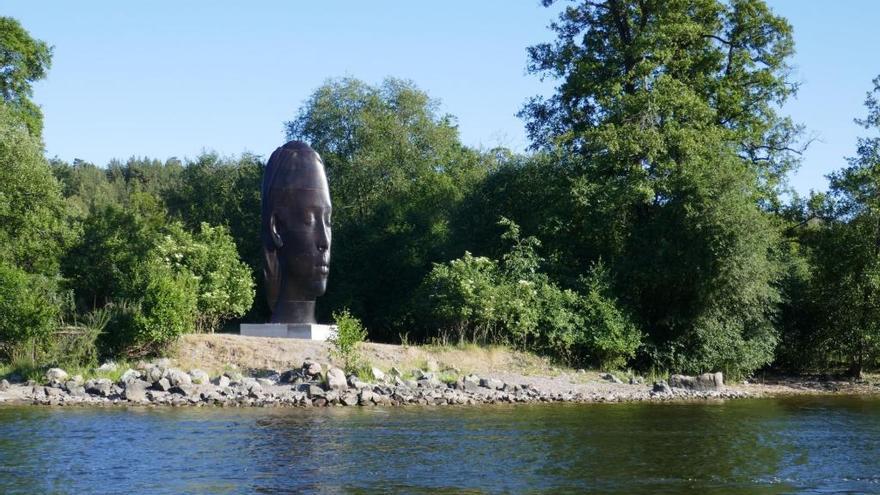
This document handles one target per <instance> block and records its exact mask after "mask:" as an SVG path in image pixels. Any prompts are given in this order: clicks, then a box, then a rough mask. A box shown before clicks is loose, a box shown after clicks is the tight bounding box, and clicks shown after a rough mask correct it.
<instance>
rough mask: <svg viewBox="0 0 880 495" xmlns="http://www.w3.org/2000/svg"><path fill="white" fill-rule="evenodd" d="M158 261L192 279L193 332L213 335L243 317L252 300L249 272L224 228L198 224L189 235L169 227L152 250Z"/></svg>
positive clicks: (252, 286)
mask: <svg viewBox="0 0 880 495" xmlns="http://www.w3.org/2000/svg"><path fill="white" fill-rule="evenodd" d="M156 253H157V256H158V258H159V259H160V260H161V261H162V262H163V263H165V264H166V265H167V266H169V267H170V268H172V269H173V270H174V271H175V272H177V273H179V274H182V275H184V276H189V277H192V278H193V279H194V285H195V286H196V287H197V289H196V308H197V313H196V314H197V316H196V331H198V332H213V331H214V330H216V329H218V328H219V327H220V326H221V325H222V324H223V322H224V321H226V320H228V319H230V318H235V317H239V316H241V315H243V314H244V313H245V312H246V311H247V310H248V309H250V307H251V304H253V301H254V282H253V278H252V276H251V270H250V269H249V268H248V266H247V265H246V264H245V263H244V262H242V261H241V260H240V259H239V257H238V251H237V250H236V247H235V243H234V242H233V240H232V237H231V236H230V235H229V232H228V231H227V229H226V228H225V227H212V226H210V225H208V224H207V223H202V224H201V227H200V229H199V231H198V232H196V233H194V234H191V233H189V232H187V231H186V230H184V229H183V227H182V226H181V225H180V224H172V225H171V226H169V228H168V233H167V234H166V235H165V236H164V237H163V238H162V239H161V240H160V241H159V243H158V244H157V247H156Z"/></svg>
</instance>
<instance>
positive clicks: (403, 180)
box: [286, 79, 485, 339]
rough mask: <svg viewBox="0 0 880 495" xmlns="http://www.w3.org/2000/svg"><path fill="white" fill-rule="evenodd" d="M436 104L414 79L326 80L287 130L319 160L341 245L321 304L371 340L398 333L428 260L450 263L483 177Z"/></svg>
mask: <svg viewBox="0 0 880 495" xmlns="http://www.w3.org/2000/svg"><path fill="white" fill-rule="evenodd" d="M438 107H439V104H438V102H437V101H435V100H433V99H431V98H430V97H429V96H428V95H427V94H425V93H424V92H423V91H420V90H419V89H418V88H416V87H415V86H414V85H413V84H412V83H411V82H407V81H401V80H398V79H387V80H386V81H385V82H384V83H383V84H382V85H380V86H378V87H376V86H370V85H368V84H366V83H363V82H361V81H358V80H355V79H341V80H332V81H329V82H327V83H326V84H324V85H323V86H321V87H320V88H318V89H317V90H316V91H315V92H314V93H313V95H312V96H311V97H310V98H309V99H308V100H307V101H306V103H305V104H304V105H303V107H302V108H301V109H300V111H299V113H298V115H297V117H296V118H295V119H294V120H293V121H291V122H288V123H287V124H286V128H287V135H288V138H289V139H300V140H304V141H306V142H308V143H310V144H311V146H312V147H313V148H314V149H315V150H316V151H317V152H318V153H319V154H320V155H321V157H322V158H323V160H324V164H325V167H326V171H327V178H328V181H329V183H330V192H331V195H332V200H333V230H334V234H335V235H334V238H335V239H339V241H338V242H335V243H334V245H333V248H332V253H333V254H332V256H333V260H332V262H331V276H330V281H329V283H330V286H329V287H328V289H327V296H326V297H325V298H324V299H322V301H324V302H325V304H326V306H325V305H322V307H324V308H327V309H332V308H336V309H342V308H350V310H351V312H352V314H355V315H358V316H359V317H360V318H362V319H363V320H364V324H365V326H367V327H368V328H369V329H370V331H371V332H372V333H371V336H372V337H373V338H386V339H390V338H392V337H394V336H396V334H397V332H396V330H399V329H401V328H403V327H404V326H405V325H406V321H407V316H406V315H407V313H408V312H409V302H410V300H411V298H412V296H413V293H414V291H415V288H416V287H417V286H418V285H419V283H420V282H421V280H422V278H423V277H424V275H425V274H426V273H428V271H429V270H430V269H431V263H432V262H433V261H440V260H444V259H450V258H451V257H453V256H454V255H453V254H452V253H450V252H449V249H450V246H452V245H453V244H454V240H453V239H452V231H453V228H452V225H453V223H454V222H455V220H456V219H455V218H454V212H455V211H456V209H457V207H458V205H459V204H460V203H461V201H462V199H463V198H464V197H465V196H466V195H467V194H468V192H469V191H470V190H471V189H472V188H473V187H474V186H475V185H476V184H477V183H478V181H479V180H480V179H481V178H482V177H483V176H484V173H485V168H484V166H483V159H482V156H481V155H480V154H478V153H476V152H474V151H472V150H470V149H468V148H466V147H464V146H463V145H462V144H461V143H460V141H459V139H458V130H457V128H456V126H455V122H454V119H453V118H452V117H451V116H448V115H438ZM459 253H460V252H459ZM459 253H455V254H459ZM364 260H370V263H364ZM327 303H329V304H327Z"/></svg>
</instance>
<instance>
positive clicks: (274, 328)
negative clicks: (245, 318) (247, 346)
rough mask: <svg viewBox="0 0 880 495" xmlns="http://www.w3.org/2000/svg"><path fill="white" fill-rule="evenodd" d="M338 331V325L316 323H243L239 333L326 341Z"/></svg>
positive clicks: (248, 335)
mask: <svg viewBox="0 0 880 495" xmlns="http://www.w3.org/2000/svg"><path fill="white" fill-rule="evenodd" d="M334 332H336V325H319V324H315V323H242V324H241V325H239V333H240V334H241V335H244V336H247V337H276V338H283V339H306V340H320V341H324V340H327V339H329V338H330V335H331V334H332V333H334Z"/></svg>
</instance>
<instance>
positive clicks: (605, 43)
mask: <svg viewBox="0 0 880 495" xmlns="http://www.w3.org/2000/svg"><path fill="white" fill-rule="evenodd" d="M544 3H545V4H550V3H552V0H545V2H544ZM551 28H552V29H553V30H554V31H555V32H556V33H557V36H558V38H557V40H556V42H555V43H552V44H551V43H544V44H540V45H537V46H533V47H531V48H529V58H530V64H529V70H530V71H531V72H534V73H539V74H542V75H544V76H550V77H553V78H557V79H560V80H561V84H560V85H559V87H558V88H557V91H556V93H555V94H554V95H553V96H552V97H550V98H549V99H542V98H535V99H533V100H531V101H530V102H529V103H528V104H527V105H526V107H525V108H524V109H523V111H522V112H521V115H522V116H523V117H524V118H526V119H527V129H528V132H529V135H530V136H531V138H532V140H533V145H534V146H535V147H536V148H538V149H545V150H548V151H549V152H555V153H559V154H560V155H562V156H563V158H562V159H561V160H560V161H561V162H562V164H563V166H564V167H565V168H567V169H568V172H567V174H566V175H567V176H568V182H569V187H568V194H567V195H568V197H569V198H571V200H572V202H573V204H574V212H573V214H572V215H571V217H570V218H568V219H562V220H561V221H560V223H561V225H562V229H563V230H564V231H565V232H566V233H567V234H568V237H569V238H570V239H571V241H570V242H569V243H568V244H567V245H565V246H562V247H561V249H560V251H561V252H560V253H559V254H557V255H556V256H557V257H558V258H559V259H564V260H569V263H570V265H572V266H573V267H574V269H575V270H577V271H579V272H580V273H585V272H586V271H587V270H588V269H589V266H590V265H591V264H592V263H594V262H595V261H596V260H597V259H598V258H601V259H603V260H605V261H606V263H607V266H608V269H609V270H610V272H611V273H612V275H613V281H614V288H615V291H616V292H617V294H619V296H620V299H621V300H622V301H623V302H624V303H625V304H626V305H627V306H628V307H629V308H630V309H631V310H632V311H633V313H634V314H635V316H636V318H637V321H638V322H639V324H641V325H642V326H643V328H645V330H646V331H647V334H648V337H649V342H650V346H649V347H648V349H649V350H650V353H649V356H648V357H650V358H651V359H652V360H653V361H654V362H656V363H657V364H662V365H666V366H669V367H672V368H675V369H677V370H681V371H693V372H696V371H704V370H709V369H723V370H724V371H726V372H728V373H730V374H733V375H739V374H743V373H749V372H750V371H751V370H753V369H755V368H757V367H760V366H762V365H764V364H766V363H768V362H769V361H770V360H771V359H772V356H773V349H774V346H775V342H776V334H775V329H774V327H773V319H774V315H775V312H776V308H777V304H778V301H779V295H778V291H777V289H776V286H775V283H776V281H777V278H778V277H779V276H780V275H779V272H780V269H779V263H778V260H777V258H776V254H775V253H776V251H777V248H778V241H777V239H778V232H777V231H776V228H775V225H774V224H773V222H772V221H771V220H770V218H769V215H768V214H767V212H766V210H767V209H771V208H775V207H776V206H777V205H778V203H779V199H778V193H779V191H780V188H781V187H782V186H783V184H784V180H785V176H786V173H787V172H788V171H789V170H790V169H791V167H793V166H794V165H795V164H796V162H797V156H798V151H799V150H798V149H796V148H795V139H796V138H797V136H798V135H799V127H797V126H795V125H794V124H793V123H792V122H791V121H790V120H789V119H787V118H784V117H781V116H779V115H778V114H777V112H776V110H775V109H776V108H777V106H778V104H780V103H782V102H784V101H785V100H786V98H788V97H789V96H791V95H792V94H793V93H794V91H795V90H796V87H795V85H794V84H792V83H791V82H790V81H789V79H788V77H787V76H788V66H787V59H788V58H789V57H790V55H791V54H792V51H793V42H792V38H791V28H790V26H789V25H788V23H787V22H786V21H785V20H784V19H782V18H781V17H778V16H776V15H774V14H773V13H772V12H771V11H770V10H769V9H768V8H767V6H766V5H765V4H764V3H763V2H762V1H760V0H734V1H731V2H729V3H724V2H721V1H718V0H698V1H690V0H687V1H686V0H673V1H652V0H648V1H637V0H606V1H597V2H592V1H583V2H578V3H577V5H573V6H569V7H568V8H566V10H565V11H564V12H563V13H562V14H561V16H560V19H559V21H558V22H556V23H554V24H552V26H551ZM560 150H561V151H560Z"/></svg>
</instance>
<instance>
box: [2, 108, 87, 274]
mask: <svg viewBox="0 0 880 495" xmlns="http://www.w3.org/2000/svg"><path fill="white" fill-rule="evenodd" d="M69 241H70V234H69V229H68V226H67V212H66V208H65V204H64V200H63V198H62V196H61V189H60V187H59V184H58V181H56V180H55V178H54V177H53V176H52V172H51V170H50V169H49V166H48V164H47V163H46V161H45V160H44V159H43V156H42V144H41V143H40V141H39V140H38V138H36V137H34V136H32V135H30V134H29V133H28V132H27V131H26V130H25V128H24V125H23V124H22V123H21V122H20V121H19V120H18V119H17V117H16V116H15V115H14V112H12V111H11V110H10V108H9V106H8V105H5V104H0V257H2V258H5V259H6V260H7V261H8V262H10V263H12V264H13V265H15V266H18V267H20V268H21V269H23V270H25V271H26V272H28V273H41V274H44V275H47V276H54V275H55V274H57V271H58V259H59V257H60V256H61V254H62V252H63V250H64V248H65V245H66V244H67V243H68V242H69Z"/></svg>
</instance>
